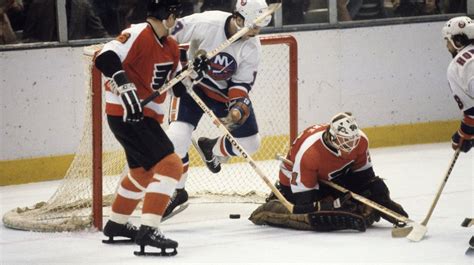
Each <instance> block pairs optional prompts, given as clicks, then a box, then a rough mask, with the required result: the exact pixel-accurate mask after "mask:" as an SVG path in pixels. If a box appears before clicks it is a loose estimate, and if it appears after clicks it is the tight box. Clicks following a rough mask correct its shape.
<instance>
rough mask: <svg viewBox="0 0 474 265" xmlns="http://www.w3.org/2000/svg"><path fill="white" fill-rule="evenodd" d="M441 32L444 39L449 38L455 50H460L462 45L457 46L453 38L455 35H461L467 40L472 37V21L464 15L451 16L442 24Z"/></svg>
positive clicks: (473, 29)
mask: <svg viewBox="0 0 474 265" xmlns="http://www.w3.org/2000/svg"><path fill="white" fill-rule="evenodd" d="M442 34H443V38H444V39H447V40H449V41H450V42H451V44H452V45H453V46H454V47H455V48H456V49H457V50H460V49H462V48H464V46H457V45H456V43H455V41H454V40H453V39H455V38H456V36H460V37H461V36H463V35H464V36H465V37H464V38H467V40H470V39H474V21H472V20H471V19H470V18H469V17H466V16H460V17H454V18H451V19H450V20H448V22H446V24H445V25H444V27H443V30H442ZM457 38H459V37H457ZM461 38H462V37H461Z"/></svg>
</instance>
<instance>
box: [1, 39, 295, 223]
mask: <svg viewBox="0 0 474 265" xmlns="http://www.w3.org/2000/svg"><path fill="white" fill-rule="evenodd" d="M273 38H275V37H273ZM100 47H101V46H100V45H95V46H88V47H85V48H84V59H85V65H86V73H87V74H86V76H87V77H88V78H86V79H87V80H86V87H87V100H86V104H87V105H86V112H85V123H84V128H85V129H84V132H83V135H82V140H81V141H80V144H79V147H78V150H77V152H76V154H75V157H74V160H73V162H72V163H71V166H70V167H69V169H68V171H67V173H66V175H65V176H64V179H63V181H62V182H61V184H60V186H59V188H58V189H57V191H56V192H55V193H54V194H53V196H52V197H51V198H50V199H49V200H48V201H47V202H41V203H37V204H36V205H34V206H32V207H24V208H17V209H14V210H12V211H10V212H8V213H6V214H5V215H4V216H3V222H4V224H5V225H6V226H7V227H11V228H15V229H22V230H32V231H74V230H82V229H85V228H88V227H91V226H92V209H91V207H92V185H93V182H92V134H93V131H94V130H93V127H92V118H91V117H92V116H91V105H92V91H93V85H92V80H91V71H92V70H91V69H92V58H93V55H94V53H95V51H97V50H99V49H100ZM289 83H290V79H289V47H288V45H286V44H283V43H282V44H272V45H263V59H262V61H261V65H260V69H259V74H258V78H257V80H256V83H255V86H254V87H253V89H252V91H251V93H250V97H251V99H252V104H253V106H254V109H255V113H256V116H257V121H258V125H259V131H260V134H261V137H262V144H261V147H260V149H259V151H258V152H257V153H256V154H254V155H252V158H253V159H254V160H256V161H257V164H258V166H259V167H260V168H261V169H262V171H263V172H264V173H265V174H266V176H267V177H268V178H269V179H270V180H271V181H275V180H276V178H277V174H278V162H277V161H275V160H274V157H275V155H276V154H279V153H285V151H286V148H287V146H288V143H289V132H290V125H289V124H290V121H289V119H290V117H289V109H290V105H289ZM96 91H102V90H101V89H100V88H99V90H96ZM103 121H104V122H103V133H102V145H103V152H102V160H103V161H102V175H103V176H102V177H103V181H102V183H103V184H102V185H103V206H104V207H108V206H110V204H111V202H112V200H113V196H114V195H113V194H114V192H115V190H116V187H117V185H118V183H119V181H120V178H121V176H122V175H123V172H126V161H125V156H124V154H123V150H122V147H121V146H120V145H119V144H118V142H117V141H116V139H115V138H114V137H113V135H112V133H111V132H110V130H109V128H108V126H107V122H106V119H105V118H104V119H103ZM163 126H164V127H167V126H166V124H164V125H163ZM220 134H221V133H220V131H219V130H218V129H217V128H215V126H214V125H213V124H212V123H211V122H210V120H209V118H208V117H207V116H206V115H204V116H203V118H202V120H201V122H200V124H199V126H198V129H197V130H196V131H195V132H194V137H195V138H196V139H197V138H198V137H199V136H206V137H215V136H218V135H220ZM189 155H190V168H189V171H188V172H189V173H188V181H187V183H186V190H187V191H188V193H189V194H190V196H191V197H194V198H196V197H199V198H200V199H203V198H204V199H205V200H212V201H215V200H217V201H226V202H229V201H262V200H263V198H264V196H265V194H266V193H268V192H269V191H270V190H269V188H268V187H267V186H266V185H265V183H264V182H263V181H262V180H261V179H260V177H259V176H258V175H257V174H256V173H255V171H254V170H253V169H252V168H251V167H250V166H249V165H248V164H247V163H246V162H245V160H243V159H241V158H233V159H231V160H230V161H229V162H228V163H227V164H225V165H223V167H222V170H221V172H219V173H218V174H212V173H211V172H210V171H209V170H208V169H207V168H206V167H205V166H204V164H203V163H202V161H201V159H200V158H199V156H198V154H197V152H196V151H195V150H194V149H193V148H192V150H190V154H189ZM108 211H109V210H108V209H105V210H104V212H108Z"/></svg>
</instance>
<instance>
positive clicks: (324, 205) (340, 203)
mask: <svg viewBox="0 0 474 265" xmlns="http://www.w3.org/2000/svg"><path fill="white" fill-rule="evenodd" d="M351 198H352V195H351V193H350V192H345V193H344V194H343V195H341V196H340V197H339V198H337V199H335V200H321V201H317V202H316V203H315V205H314V206H315V207H314V208H315V210H316V211H333V210H335V209H339V210H342V209H344V210H351V209H352V208H353V206H354V204H353V203H352V202H351V200H350V199H351Z"/></svg>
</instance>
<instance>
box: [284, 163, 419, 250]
mask: <svg viewBox="0 0 474 265" xmlns="http://www.w3.org/2000/svg"><path fill="white" fill-rule="evenodd" d="M276 159H278V160H280V161H282V162H284V163H287V164H288V165H293V162H291V161H290V160H288V159H286V158H285V157H283V156H282V155H277V156H276ZM318 181H320V182H321V183H323V184H324V185H327V186H329V187H331V188H334V189H336V190H338V191H340V192H343V193H346V192H350V194H351V196H352V198H354V199H355V200H357V201H359V202H361V203H363V204H365V205H367V206H370V207H372V208H374V209H375V210H377V211H379V212H381V213H384V214H386V215H389V216H391V217H393V218H395V219H397V220H398V221H400V222H402V223H405V224H406V225H407V227H409V228H410V230H411V231H415V232H416V234H417V235H422V236H423V235H424V234H425V233H426V226H423V225H420V224H418V223H416V222H415V221H413V220H411V219H409V218H407V217H405V216H403V215H401V214H399V213H397V212H394V211H392V210H390V209H388V208H387V207H385V206H382V205H380V204H378V203H376V202H374V201H372V200H369V199H367V198H365V197H364V196H362V195H359V194H357V193H354V192H352V191H350V190H348V189H346V188H344V187H342V186H340V185H338V184H336V183H334V182H331V181H327V180H323V179H320V180H318ZM394 229H397V228H394ZM392 236H393V230H392ZM393 237H395V236H393ZM407 238H408V239H410V240H411V241H420V240H421V238H420V239H418V240H417V238H415V237H413V238H409V237H407Z"/></svg>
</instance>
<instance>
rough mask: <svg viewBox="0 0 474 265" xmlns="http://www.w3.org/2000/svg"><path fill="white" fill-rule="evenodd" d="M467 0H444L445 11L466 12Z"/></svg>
mask: <svg viewBox="0 0 474 265" xmlns="http://www.w3.org/2000/svg"><path fill="white" fill-rule="evenodd" d="M466 6H467V5H466V0H444V3H443V10H444V13H466V9H467V8H466Z"/></svg>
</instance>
